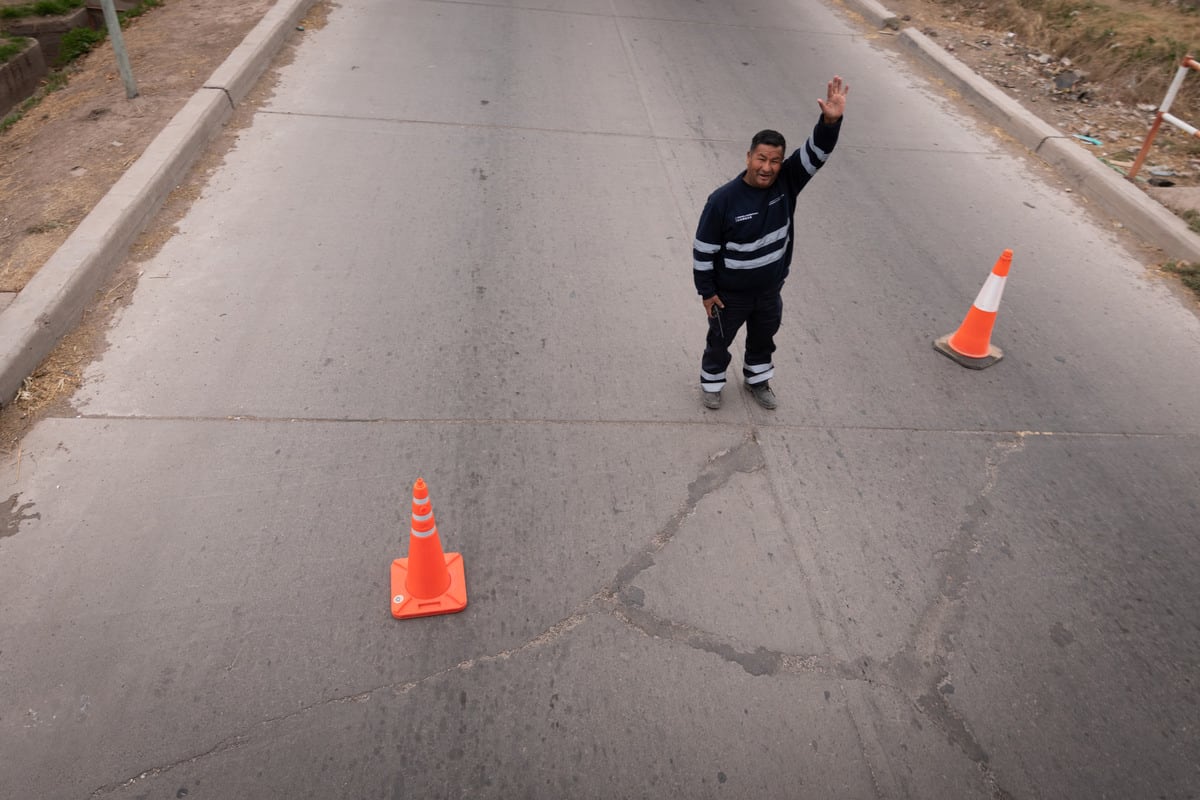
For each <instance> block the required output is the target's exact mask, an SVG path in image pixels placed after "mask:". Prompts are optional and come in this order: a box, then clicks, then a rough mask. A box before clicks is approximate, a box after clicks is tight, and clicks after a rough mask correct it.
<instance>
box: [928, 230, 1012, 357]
mask: <svg viewBox="0 0 1200 800" xmlns="http://www.w3.org/2000/svg"><path fill="white" fill-rule="evenodd" d="M1012 255H1013V254H1012V250H1005V251H1004V252H1003V253H1001V254H1000V258H999V259H997V261H996V266H994V267H992V274H991V275H988V278H987V280H986V281H985V282H984V284H983V288H982V289H980V290H979V295H978V296H977V297H976V298H975V302H974V303H973V304H972V305H971V308H970V310H968V311H967V316H966V319H964V320H963V322H962V325H959V326H958V330H957V331H955V332H954V333H952V334H949V335H947V336H943V337H942V338H940V339H937V340H935V341H934V343H933V347H934V349H935V350H937V351H938V352H939V353H944V354H945V355H947V356H949V357H950V358H952V359H954V360H955V361H957V362H958V363H959V364H962V365H963V366H964V367H970V368H971V369H983V368H984V367H990V366H991V365H992V364H995V363H996V362H997V361H999V360H1000V359H1002V358H1004V351H1003V350H1001V349H1000V348H999V347H996V346H995V345H994V344H992V343H991V339H992V326H993V325H995V323H996V312H998V311H999V310H1000V295H1002V294H1004V280H1005V278H1007V277H1008V268H1009V267H1010V266H1012Z"/></svg>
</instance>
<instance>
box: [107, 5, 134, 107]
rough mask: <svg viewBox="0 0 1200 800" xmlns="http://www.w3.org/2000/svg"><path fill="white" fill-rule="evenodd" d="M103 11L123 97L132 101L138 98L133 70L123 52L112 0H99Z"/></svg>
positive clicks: (122, 42)
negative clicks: (119, 75) (123, 85)
mask: <svg viewBox="0 0 1200 800" xmlns="http://www.w3.org/2000/svg"><path fill="white" fill-rule="evenodd" d="M100 6H101V7H102V8H103V9H104V24H105V25H107V26H108V38H110V39H112V45H113V52H115V53H116V54H117V71H118V72H120V73H121V80H122V81H124V82H125V97H126V98H129V99H131V100H132V99H133V98H135V97H137V96H138V89H137V82H136V81H134V79H133V70H132V69H131V68H130V66H129V53H128V52H126V50H125V39H124V37H122V36H121V21H120V20H119V19H117V7H116V6H115V5H113V0H100Z"/></svg>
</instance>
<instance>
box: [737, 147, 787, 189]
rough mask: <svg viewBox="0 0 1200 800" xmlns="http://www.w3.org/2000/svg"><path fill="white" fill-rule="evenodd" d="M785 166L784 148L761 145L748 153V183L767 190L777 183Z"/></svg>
mask: <svg viewBox="0 0 1200 800" xmlns="http://www.w3.org/2000/svg"><path fill="white" fill-rule="evenodd" d="M782 166H783V148H782V147H772V146H771V145H769V144H760V145H758V146H757V147H755V148H754V149H753V150H751V151H750V152H749V153H746V178H745V180H746V183H748V184H750V185H751V186H756V187H758V188H759V189H766V188H768V187H769V186H770V185H771V184H773V183H775V179H776V178H778V177H779V170H780V168H781V167H782Z"/></svg>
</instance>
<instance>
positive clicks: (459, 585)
mask: <svg viewBox="0 0 1200 800" xmlns="http://www.w3.org/2000/svg"><path fill="white" fill-rule="evenodd" d="M442 555H443V556H445V558H446V569H447V570H448V571H449V572H450V585H449V586H448V587H447V588H446V591H444V592H442V593H441V595H439V596H438V597H429V598H420V597H413V596H411V595H410V594H409V593H408V559H407V558H397V559H396V560H395V561H393V562H392V616H393V617H395V618H396V619H408V618H409V617H432V616H433V615H434V614H453V613H454V612H455V611H462V610H463V609H464V608H466V607H467V577H466V572H465V569H464V565H463V559H462V555H461V554H460V553H443V554H442Z"/></svg>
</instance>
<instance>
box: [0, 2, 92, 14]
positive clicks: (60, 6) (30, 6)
mask: <svg viewBox="0 0 1200 800" xmlns="http://www.w3.org/2000/svg"><path fill="white" fill-rule="evenodd" d="M83 2H84V0H38V2H36V3H26V4H25V5H20V6H5V7H4V8H0V19H20V18H21V17H57V16H59V15H61V14H66V13H67V12H69V11H74V10H75V9H77V8H79V7H80V6H82V5H83Z"/></svg>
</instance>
